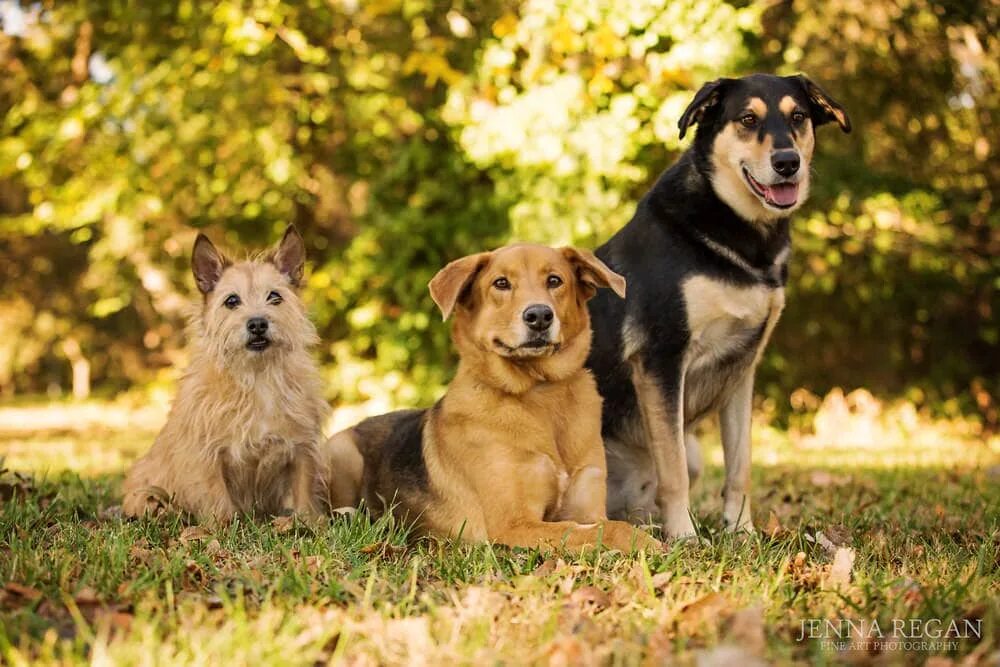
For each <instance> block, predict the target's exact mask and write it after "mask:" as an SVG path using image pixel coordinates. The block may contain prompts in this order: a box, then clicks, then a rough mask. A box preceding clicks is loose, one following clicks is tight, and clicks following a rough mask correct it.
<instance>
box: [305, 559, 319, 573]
mask: <svg viewBox="0 0 1000 667" xmlns="http://www.w3.org/2000/svg"><path fill="white" fill-rule="evenodd" d="M305 563H306V569H307V570H309V572H311V573H312V574H316V573H317V572H319V571H320V569H321V568H322V567H323V557H322V556H306V560H305Z"/></svg>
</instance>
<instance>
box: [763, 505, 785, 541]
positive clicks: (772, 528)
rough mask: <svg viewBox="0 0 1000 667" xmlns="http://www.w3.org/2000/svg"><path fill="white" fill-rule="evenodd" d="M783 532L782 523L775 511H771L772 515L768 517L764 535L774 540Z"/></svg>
mask: <svg viewBox="0 0 1000 667" xmlns="http://www.w3.org/2000/svg"><path fill="white" fill-rule="evenodd" d="M781 531H782V528H781V521H779V520H778V515H777V514H775V513H774V510H771V515H770V516H769V517H767V525H766V526H764V534H766V535H767V536H768V537H770V538H772V539H773V538H775V537H777V536H778V533H780V532H781Z"/></svg>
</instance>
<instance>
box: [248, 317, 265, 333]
mask: <svg viewBox="0 0 1000 667" xmlns="http://www.w3.org/2000/svg"><path fill="white" fill-rule="evenodd" d="M247 331H249V332H250V334H251V335H254V336H263V335H264V334H266V333H267V320H266V319H264V318H263V317H251V318H250V319H249V320H247Z"/></svg>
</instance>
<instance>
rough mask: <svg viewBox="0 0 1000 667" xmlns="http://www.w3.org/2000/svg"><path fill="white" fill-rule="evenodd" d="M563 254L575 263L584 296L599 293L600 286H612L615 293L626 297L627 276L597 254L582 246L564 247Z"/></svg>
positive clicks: (574, 266) (570, 261)
mask: <svg viewBox="0 0 1000 667" xmlns="http://www.w3.org/2000/svg"><path fill="white" fill-rule="evenodd" d="M562 254H563V257H565V258H566V259H567V260H569V263H570V264H572V265H573V270H574V271H575V272H576V278H577V280H579V281H580V284H581V285H582V286H583V289H582V291H583V295H584V298H587V299H589V298H591V297H593V296H594V295H595V294H597V288H598V287H610V288H611V290H612V291H613V292H614V293H615V294H617V295H618V296H620V297H621V298H623V299H624V298H625V278H623V277H622V276H620V275H618V274H617V273H615V272H614V271H612V270H611V269H609V268H608V265H607V264H605V263H604V262H602V261H601V260H599V259H598V258H597V255H595V254H594V253H592V252H590V251H589V250H581V249H580V248H563V249H562Z"/></svg>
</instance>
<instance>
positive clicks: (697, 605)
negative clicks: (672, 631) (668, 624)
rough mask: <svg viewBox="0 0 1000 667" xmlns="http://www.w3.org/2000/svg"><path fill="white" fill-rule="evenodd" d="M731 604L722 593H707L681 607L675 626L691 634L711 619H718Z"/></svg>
mask: <svg viewBox="0 0 1000 667" xmlns="http://www.w3.org/2000/svg"><path fill="white" fill-rule="evenodd" d="M731 607H732V604H731V603H730V601H729V598H727V597H726V596H725V595H723V594H722V593H716V592H714V591H713V592H711V593H707V594H705V595H703V596H701V597H700V598H698V599H697V600H695V601H694V602H689V603H688V604H686V605H684V606H683V607H681V611H680V614H679V615H678V619H677V624H678V626H679V627H680V628H681V629H682V631H683V632H685V633H691V632H693V631H694V630H696V629H697V628H698V627H700V626H702V625H704V624H705V623H706V622H708V621H709V620H711V619H718V618H719V617H720V615H721V614H722V613H723V612H724V611H725V610H727V609H730V608H731Z"/></svg>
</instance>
